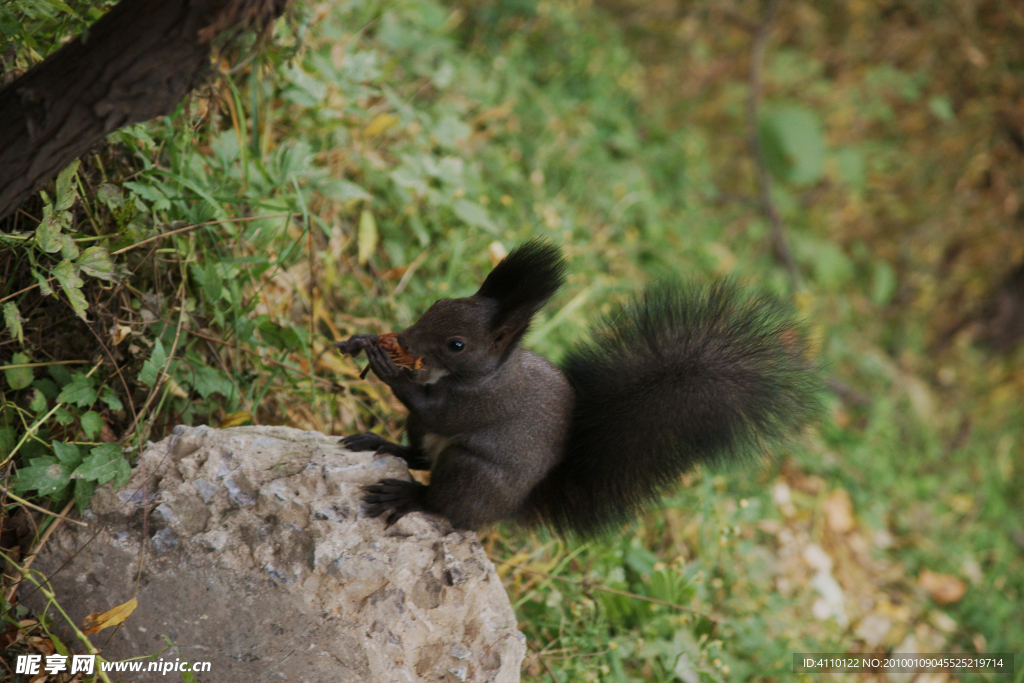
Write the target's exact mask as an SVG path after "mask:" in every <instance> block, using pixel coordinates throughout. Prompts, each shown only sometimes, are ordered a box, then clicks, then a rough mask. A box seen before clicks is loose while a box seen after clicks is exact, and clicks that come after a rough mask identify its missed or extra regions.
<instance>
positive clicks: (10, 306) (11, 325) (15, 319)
mask: <svg viewBox="0 0 1024 683" xmlns="http://www.w3.org/2000/svg"><path fill="white" fill-rule="evenodd" d="M23 322H24V319H23V318H22V317H21V311H19V310H18V306H17V304H15V303H14V302H13V301H6V302H4V327H6V328H7V331H8V332H10V333H11V336H12V337H14V338H15V339H17V340H18V343H19V344H24V343H25V334H24V330H22V328H21V323H23Z"/></svg>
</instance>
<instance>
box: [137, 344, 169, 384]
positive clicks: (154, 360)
mask: <svg viewBox="0 0 1024 683" xmlns="http://www.w3.org/2000/svg"><path fill="white" fill-rule="evenodd" d="M165 365H167V353H166V352H165V351H164V345H163V344H162V343H160V340H159V339H157V340H156V342H154V343H153V353H151V354H150V356H149V359H148V360H147V361H146V362H145V363H143V364H142V371H141V372H139V381H140V382H142V383H143V384H145V385H146V386H150V387H151V386H154V385H156V381H157V378H158V377H160V373H161V372H163V369H164V366H165Z"/></svg>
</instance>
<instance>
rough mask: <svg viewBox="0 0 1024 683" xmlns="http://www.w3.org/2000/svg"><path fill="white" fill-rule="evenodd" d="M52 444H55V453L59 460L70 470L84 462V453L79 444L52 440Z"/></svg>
mask: <svg viewBox="0 0 1024 683" xmlns="http://www.w3.org/2000/svg"><path fill="white" fill-rule="evenodd" d="M50 445H51V446H53V454H54V455H56V456H57V460H59V461H60V462H61V464H62V465H64V467H65V468H66V469H67V470H68V471H69V472H70V471H71V470H73V469H75V468H76V467H78V466H79V465H80V464H81V463H82V453H81V452H80V451H79V450H78V446H76V445H75V444H73V443H63V442H61V441H51V442H50Z"/></svg>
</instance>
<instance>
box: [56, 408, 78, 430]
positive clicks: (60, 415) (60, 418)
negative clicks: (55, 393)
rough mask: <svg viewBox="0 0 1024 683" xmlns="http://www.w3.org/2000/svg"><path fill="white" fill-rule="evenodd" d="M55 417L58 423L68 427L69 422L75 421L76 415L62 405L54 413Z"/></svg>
mask: <svg viewBox="0 0 1024 683" xmlns="http://www.w3.org/2000/svg"><path fill="white" fill-rule="evenodd" d="M53 419H54V420H56V421H57V424H59V425H61V426H62V427H67V426H68V425H69V424H71V423H72V422H74V421H75V416H74V415H72V414H71V411H70V410H68V409H67V408H65V407H64V406H60V407H59V408H57V410H56V411H55V412H54V413H53Z"/></svg>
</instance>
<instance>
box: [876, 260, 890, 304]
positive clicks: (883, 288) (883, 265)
mask: <svg viewBox="0 0 1024 683" xmlns="http://www.w3.org/2000/svg"><path fill="white" fill-rule="evenodd" d="M894 294H896V271H895V270H893V267H892V266H890V265H889V264H888V263H887V262H885V261H878V262H877V263H875V267H874V271H873V272H872V274H871V300H872V301H873V302H875V304H876V305H878V306H885V305H886V304H888V303H889V302H890V301H892V297H893V295H894Z"/></svg>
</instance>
